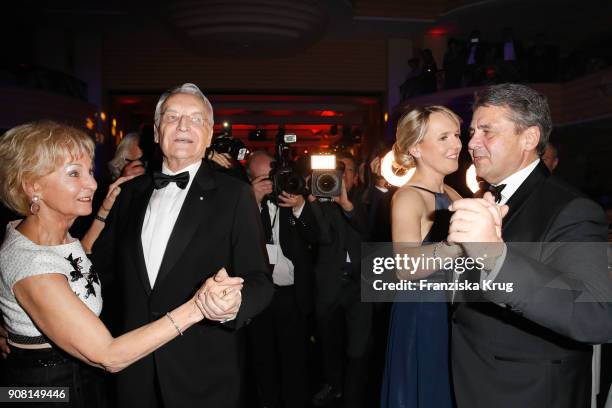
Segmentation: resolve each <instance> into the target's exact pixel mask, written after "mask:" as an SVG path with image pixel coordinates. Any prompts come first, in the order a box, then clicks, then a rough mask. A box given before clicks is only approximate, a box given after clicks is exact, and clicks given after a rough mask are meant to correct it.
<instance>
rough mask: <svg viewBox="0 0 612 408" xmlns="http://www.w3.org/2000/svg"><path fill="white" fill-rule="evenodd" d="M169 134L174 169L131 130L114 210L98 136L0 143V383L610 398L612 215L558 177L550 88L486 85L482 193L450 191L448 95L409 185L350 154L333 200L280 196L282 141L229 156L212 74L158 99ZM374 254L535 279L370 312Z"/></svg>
mask: <svg viewBox="0 0 612 408" xmlns="http://www.w3.org/2000/svg"><path fill="white" fill-rule="evenodd" d="M154 123H155V125H154V139H155V143H157V144H158V145H159V148H160V150H161V153H162V157H163V160H162V162H161V163H160V164H159V166H157V165H152V164H151V163H152V161H149V160H147V159H146V158H145V157H143V150H146V149H141V147H139V137H138V135H137V134H135V135H131V134H130V135H128V136H126V137H125V138H124V139H123V141H122V142H121V144H120V145H119V146H118V147H117V152H116V157H115V158H113V160H111V162H110V163H109V170H110V172H111V174H112V180H111V182H110V183H109V186H108V188H107V187H104V188H103V191H102V193H101V194H100V193H98V194H99V195H100V196H101V199H100V200H98V201H99V202H100V204H97V202H96V200H95V199H94V195H95V192H96V189H97V182H96V180H95V179H94V177H93V171H92V166H93V152H94V144H93V141H92V140H91V138H89V136H87V135H86V134H85V133H83V132H82V131H80V130H77V129H74V128H72V127H69V126H65V125H61V124H58V123H55V122H37V123H30V124H25V125H21V126H18V127H15V128H13V129H11V130H9V131H8V132H7V133H6V134H4V135H3V136H2V138H0V180H2V181H1V183H0V200H1V201H2V203H3V204H4V205H5V206H7V207H8V208H9V209H11V210H12V211H14V212H15V213H16V214H18V215H19V216H20V219H18V220H15V221H12V222H10V223H9V224H8V225H7V227H6V234H5V237H4V242H3V244H2V247H1V249H0V272H1V280H0V310H1V312H2V316H3V324H2V327H3V330H2V342H0V346H1V348H2V353H3V357H4V361H3V362H2V363H1V364H2V373H1V374H0V385H2V386H6V387H15V386H19V387H35V386H43V385H44V386H55V387H68V388H69V390H70V405H66V406H74V407H105V406H121V407H128V406H129V407H134V406H136V407H174V406H181V407H196V406H213V407H239V406H244V407H260V408H263V407H278V408H281V407H284V408H299V407H310V406H315V407H338V406H345V407H351V408H353V407H371V406H382V407H386V408H387V407H388V408H396V407H436V408H441V407H449V408H451V407H459V408H464V407H483V408H490V407H492V406H498V407H516V406H526V407H532V406H533V407H536V406H538V407H539V406H554V407H561V408H563V407H567V408H576V407H588V406H590V401H591V355H592V351H591V350H592V347H591V344H598V343H605V342H608V341H610V340H612V303H610V302H611V301H612V280H611V278H610V276H609V275H608V271H607V265H608V260H607V255H606V252H605V249H606V248H605V246H604V245H598V244H599V243H605V242H606V240H607V223H606V221H605V216H604V213H603V211H602V209H601V208H600V207H599V206H598V205H596V204H595V203H594V202H592V201H590V200H589V199H587V198H586V197H584V196H583V195H581V194H580V193H579V192H578V191H576V190H574V189H573V188H571V187H569V186H568V185H566V184H565V183H563V182H562V181H561V180H559V179H558V178H556V177H555V176H553V175H551V173H550V171H549V170H548V167H547V165H549V162H550V163H554V165H556V162H555V159H556V155H554V152H550V151H548V152H547V150H546V146H547V144H548V138H549V135H550V132H551V129H552V123H551V118H550V111H549V108H548V104H547V102H546V99H545V98H544V97H543V96H542V95H540V94H539V93H537V92H536V91H534V90H533V89H531V88H529V87H527V86H523V85H516V84H502V85H495V86H490V87H487V88H484V89H482V90H481V91H479V92H477V94H476V95H475V102H474V115H473V119H472V122H471V124H470V126H469V129H470V139H469V143H468V145H467V149H468V151H469V153H470V155H471V157H472V160H473V162H474V165H475V167H476V171H477V174H478V176H479V177H480V178H481V179H482V181H483V182H482V184H481V190H480V191H479V192H478V193H477V194H476V195H475V197H474V198H462V197H461V196H460V195H459V194H458V193H457V192H456V191H455V190H453V189H452V188H451V187H450V186H448V185H447V184H445V181H444V179H445V177H446V176H447V175H450V174H452V173H454V172H456V171H457V170H458V168H459V155H460V152H461V150H462V148H463V146H462V142H461V137H460V126H461V119H460V118H459V117H458V116H457V115H456V114H455V113H453V112H452V111H451V110H449V109H448V108H446V107H443V106H435V105H434V106H425V107H419V108H414V109H412V110H411V111H409V112H406V113H405V114H404V115H403V116H402V117H401V118H400V120H399V122H398V125H397V133H396V141H395V144H394V145H393V148H392V151H393V157H394V165H393V166H394V168H395V169H396V170H399V171H402V170H411V171H414V173H413V175H412V176H411V178H410V180H409V181H408V182H407V183H406V184H405V185H404V186H402V187H400V188H399V189H397V188H394V187H392V186H390V185H389V184H387V183H386V181H385V179H384V178H383V177H382V175H381V158H382V154H381V151H378V150H377V151H374V152H372V154H371V156H370V158H369V160H366V161H364V162H362V163H360V162H359V161H358V160H357V159H355V157H353V156H352V155H351V154H350V153H349V152H337V154H336V159H337V161H338V162H339V163H341V166H340V168H341V169H342V183H341V186H340V189H339V192H338V194H336V195H332V196H329V197H327V196H326V197H321V196H314V195H313V194H312V193H311V192H310V191H309V190H308V189H305V190H302V191H285V190H279V186H278V183H275V182H274V179H271V177H270V174H271V172H272V171H273V168H274V165H273V162H274V161H275V157H274V156H272V155H270V154H269V153H268V152H266V151H264V150H259V151H255V152H253V153H251V154H250V156H249V157H248V160H247V162H246V166H245V168H242V166H241V165H240V164H239V163H238V161H237V160H235V158H234V157H232V156H231V155H228V154H227V153H219V152H214V151H211V149H209V147H210V144H211V139H212V136H213V125H214V115H213V107H212V106H211V104H210V102H209V101H208V99H207V98H206V96H205V95H204V94H203V93H202V92H201V91H200V89H199V88H198V87H197V86H196V85H194V84H189V83H187V84H183V85H180V86H177V87H176V88H173V89H171V90H169V91H167V92H165V93H164V94H163V95H161V97H160V99H159V101H158V103H157V105H156V109H155V113H154ZM546 155H548V156H546ZM303 176H304V178H305V179H307V178H308V177H309V176H308V175H307V174H303ZM304 184H305V185H307V184H308V183H307V180H305V182H304ZM90 214H93V218H92V220H91V223H90V225H88V228H87V229H85V230H84V232H83V233H82V236H79V237H77V238H75V237H73V235H71V233H70V230H71V227H72V226H73V224H74V221H75V220H76V219H77V218H78V217H86V216H89V215H90ZM75 235H76V234H75ZM79 238H80V239H79ZM371 241H378V242H393V243H396V244H399V243H412V244H413V245H411V246H409V247H408V248H405V249H402V250H399V251H400V252H403V253H404V254H406V255H409V256H415V257H416V256H425V257H433V258H443V259H448V260H451V261H455V260H458V259H462V260H465V259H468V258H471V259H481V260H482V264H481V266H480V267H479V268H477V269H475V270H474V271H473V273H472V274H467V275H466V276H462V275H461V274H460V273H458V272H457V270H453V269H448V268H436V267H430V266H425V265H422V266H421V267H418V268H416V269H415V270H413V271H411V272H410V273H406V271H402V270H399V269H398V270H397V271H396V273H393V276H392V279H393V280H395V281H398V282H399V281H402V282H403V281H412V280H427V281H428V282H433V283H439V284H441V285H442V284H446V283H453V282H455V283H456V282H459V281H465V282H471V283H472V284H473V283H480V284H482V285H485V286H484V287H486V282H489V283H490V282H495V283H496V284H498V285H508V284H510V286H512V285H515V290H514V291H512V290H511V291H501V290H481V289H477V290H469V289H462V290H458V289H453V290H452V291H450V292H444V291H434V292H432V293H425V294H423V296H420V297H417V299H416V301H415V299H414V298H409V297H407V296H405V295H406V294H405V293H401V292H400V293H399V294H397V296H396V297H395V300H394V302H393V304H392V306H391V307H390V310H389V308H387V307H386V306H385V305H384V304H377V303H373V302H365V301H363V299H362V289H363V285H367V284H369V283H368V280H367V279H364V272H363V271H362V266H364V265H365V264H364V265H362V263H363V262H364V261H363V254H362V243H364V242H371ZM525 242H528V243H531V245H519V244H520V243H525ZM515 243H516V245H515ZM577 243H589V244H588V245H577ZM366 270H367V265H366ZM366 274H367V271H366ZM102 299H104V302H103V301H102ZM104 372H107V373H112V374H109V375H103V373H104ZM41 406H45V405H44V403H41Z"/></svg>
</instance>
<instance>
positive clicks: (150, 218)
mask: <svg viewBox="0 0 612 408" xmlns="http://www.w3.org/2000/svg"><path fill="white" fill-rule="evenodd" d="M201 164H202V162H201V161H199V162H197V163H194V164H191V165H189V166H187V167H185V168H184V169H181V170H179V171H177V172H172V171H170V169H168V167H166V164H165V163H164V164H163V165H162V173H164V174H168V175H171V176H173V175H175V174H178V173H182V172H184V171H188V172H189V182H188V183H187V187H185V188H184V189H180V188H179V187H178V186H177V185H176V183H169V184H168V185H167V186H166V187H164V188H160V189H159V190H153V194H152V195H151V199H150V200H149V204H148V205H147V212H146V213H145V218H144V223H143V224H142V233H141V235H140V238H141V240H142V251H143V253H144V258H145V264H146V266H147V275H149V282H150V284H151V287H153V286H154V285H155V279H157V274H158V273H159V268H160V266H161V263H162V259H163V258H164V253H165V252H166V246H167V245H168V240H169V239H170V234H171V233H172V229H173V228H174V224H175V223H176V219H177V218H178V215H179V212H180V211H181V208H182V207H183V203H184V202H185V198H186V197H187V192H188V191H189V188H190V187H191V183H192V182H193V179H194V177H195V175H196V173H197V172H198V169H199V168H200V165H201Z"/></svg>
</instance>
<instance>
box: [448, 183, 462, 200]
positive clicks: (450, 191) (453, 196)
mask: <svg viewBox="0 0 612 408" xmlns="http://www.w3.org/2000/svg"><path fill="white" fill-rule="evenodd" d="M444 191H445V192H446V194H448V197H449V198H450V199H451V200H452V201H455V200H460V199H462V198H463V197H461V195H460V194H459V193H458V192H457V191H455V189H454V188H452V187H451V186H449V185H448V184H445V185H444Z"/></svg>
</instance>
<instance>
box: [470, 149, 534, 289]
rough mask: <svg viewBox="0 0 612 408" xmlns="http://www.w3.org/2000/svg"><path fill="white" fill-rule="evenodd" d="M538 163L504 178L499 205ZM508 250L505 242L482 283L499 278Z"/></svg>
mask: <svg viewBox="0 0 612 408" xmlns="http://www.w3.org/2000/svg"><path fill="white" fill-rule="evenodd" d="M538 163H540V159H535V160H534V161H533V162H532V163H531V164H530V165H529V166H527V167H525V168H523V169H521V170H519V171H517V172H516V173H514V174H511V175H510V176H508V177H506V178H505V179H504V180H502V181H501V182H500V183H499V184H505V185H506V187H504V189H503V190H502V191H501V200H500V202H499V205H504V204H506V203H507V202H508V200H510V197H512V195H513V194H514V193H516V190H518V189H519V187H520V186H521V184H523V183H524V182H525V180H527V177H529V175H530V174H531V173H532V172H533V170H535V168H536V167H537V166H538ZM503 222H504V221H503V220H502V225H503ZM507 251H508V248H507V247H506V244H504V247H503V250H502V253H501V255H500V256H499V257H498V258H497V261H496V262H495V266H494V267H493V269H492V270H491V272H489V273H487V272H485V271H482V272H481V273H480V281H481V283H482V281H483V280H484V279H489V280H491V281H494V280H495V278H497V275H498V274H499V271H500V269H501V267H502V265H503V264H504V261H505V260H506V253H507Z"/></svg>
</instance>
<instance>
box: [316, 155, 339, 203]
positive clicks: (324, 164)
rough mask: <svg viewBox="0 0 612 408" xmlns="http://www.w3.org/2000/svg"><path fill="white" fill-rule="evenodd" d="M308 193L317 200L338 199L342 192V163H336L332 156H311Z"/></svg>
mask: <svg viewBox="0 0 612 408" xmlns="http://www.w3.org/2000/svg"><path fill="white" fill-rule="evenodd" d="M310 167H311V168H312V177H311V187H310V193H311V194H312V195H313V196H315V197H319V198H331V197H339V196H340V194H341V192H342V176H343V174H344V163H342V162H338V163H336V156H335V155H333V154H320V155H312V156H311V158H310Z"/></svg>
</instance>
